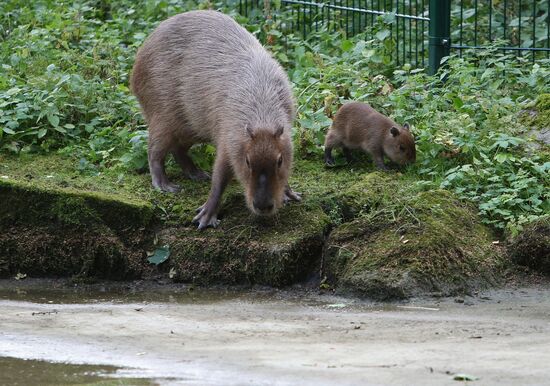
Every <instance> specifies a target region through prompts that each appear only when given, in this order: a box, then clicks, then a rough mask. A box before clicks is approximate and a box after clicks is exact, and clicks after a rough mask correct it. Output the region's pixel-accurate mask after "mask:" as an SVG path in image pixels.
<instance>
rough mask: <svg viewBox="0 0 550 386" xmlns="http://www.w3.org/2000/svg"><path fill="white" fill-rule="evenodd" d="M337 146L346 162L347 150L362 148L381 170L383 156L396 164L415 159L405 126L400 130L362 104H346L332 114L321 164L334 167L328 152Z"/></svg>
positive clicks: (384, 166)
mask: <svg viewBox="0 0 550 386" xmlns="http://www.w3.org/2000/svg"><path fill="white" fill-rule="evenodd" d="M339 146H341V147H342V148H343V150H344V155H345V156H346V158H347V159H348V161H350V159H351V154H350V149H362V150H363V151H364V152H366V153H368V154H370V155H371V157H372V159H373V161H374V164H375V165H376V166H377V167H378V168H380V169H383V170H387V169H388V167H387V166H386V165H385V164H384V155H385V156H386V157H388V158H389V159H390V160H392V161H393V162H395V163H397V164H399V165H405V164H408V163H413V162H414V161H415V160H416V148H415V144H414V138H413V136H412V134H411V132H410V129H409V124H408V123H405V124H404V125H403V126H402V127H401V126H399V125H398V124H396V123H395V122H394V121H393V120H391V119H390V118H388V117H386V116H385V115H384V114H381V113H379V112H378V111H376V110H374V109H373V108H372V107H370V106H369V105H368V104H366V103H361V102H350V103H346V104H345V105H343V106H342V107H340V109H339V110H338V112H337V113H336V116H335V117H334V120H333V122H332V127H331V128H330V130H329V131H328V133H327V136H326V138H325V163H326V164H327V165H334V159H333V158H332V149H333V148H334V147H339Z"/></svg>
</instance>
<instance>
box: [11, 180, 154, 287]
mask: <svg viewBox="0 0 550 386" xmlns="http://www.w3.org/2000/svg"><path fill="white" fill-rule="evenodd" d="M0 202H1V203H2V205H0V275H6V274H10V273H14V272H25V273H27V274H29V275H33V276H43V275H54V276H66V275H69V276H72V275H78V276H98V277H105V278H111V279H120V278H132V277H138V276H140V275H141V274H142V273H143V271H144V268H146V267H143V265H142V264H141V261H142V260H143V258H144V256H145V251H144V249H143V248H144V245H145V243H147V241H148V240H149V239H150V237H149V233H150V232H148V230H149V229H150V228H151V227H152V226H153V222H154V219H153V208H152V206H151V205H150V204H149V203H147V202H142V201H138V200H135V201H129V200H125V199H121V198H120V197H116V196H111V195H107V194H101V193H97V192H86V191H78V190H74V189H62V188H45V187H37V186H35V185H33V184H31V183H28V182H25V181H15V180H9V179H3V180H1V181H0Z"/></svg>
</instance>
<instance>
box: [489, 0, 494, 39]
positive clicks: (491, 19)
mask: <svg viewBox="0 0 550 386" xmlns="http://www.w3.org/2000/svg"><path fill="white" fill-rule="evenodd" d="M492 29H493V0H489V42H491V41H492V37H491V32H492Z"/></svg>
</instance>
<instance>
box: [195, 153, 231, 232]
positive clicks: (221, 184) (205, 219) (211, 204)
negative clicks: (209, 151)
mask: <svg viewBox="0 0 550 386" xmlns="http://www.w3.org/2000/svg"><path fill="white" fill-rule="evenodd" d="M230 178H231V166H230V165H229V160H228V159H227V157H226V156H225V155H223V154H222V153H219V154H218V156H217V157H216V162H215V163H214V171H213V172H212V188H211V189H210V194H209V196H208V200H206V202H205V203H204V205H202V206H201V207H200V208H198V209H197V211H198V214H197V215H196V216H195V218H193V223H194V224H198V225H199V226H198V229H199V230H200V229H205V228H207V227H213V228H215V227H217V226H218V225H219V223H220V220H218V206H219V203H220V199H221V197H222V194H223V191H224V190H225V187H226V186H227V184H228V182H229V179H230Z"/></svg>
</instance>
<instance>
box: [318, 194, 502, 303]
mask: <svg viewBox="0 0 550 386" xmlns="http://www.w3.org/2000/svg"><path fill="white" fill-rule="evenodd" d="M402 207H403V211H401V212H400V213H399V214H398V216H397V217H394V218H391V217H390V216H387V214H384V213H383V212H378V213H376V212H375V213H374V214H371V215H364V216H360V217H358V218H356V219H355V220H353V221H351V222H349V223H346V224H343V225H342V226H340V227H338V228H337V229H336V230H335V231H334V232H332V233H331V235H330V238H329V240H328V242H327V246H326V251H325V254H324V264H323V270H324V273H325V275H326V276H327V278H328V279H329V283H331V284H333V285H336V286H337V288H339V289H341V290H342V291H346V292H352V293H355V294H358V295H361V296H367V297H370V298H375V299H380V300H387V299H395V298H408V297H411V296H415V295H421V294H427V293H428V294H429V293H431V294H438V295H444V296H449V295H454V294H458V293H469V292H471V291H472V290H474V289H476V288H480V287H481V288H483V287H488V286H490V285H493V284H495V283H496V282H497V280H498V277H499V272H500V271H501V268H502V263H503V261H502V260H501V259H500V258H499V256H498V253H497V251H496V250H495V248H494V246H493V245H492V243H491V241H490V240H491V239H490V234H489V232H488V230H487V229H486V228H485V227H484V226H483V225H482V224H481V223H480V222H479V220H478V218H477V216H476V214H475V212H474V211H473V210H472V208H470V207H468V206H467V205H465V204H463V203H461V202H459V201H457V200H456V199H454V198H453V197H452V195H451V194H450V193H449V192H447V191H442V190H441V191H430V192H421V193H419V194H417V195H415V196H412V197H408V198H404V199H403V203H402ZM371 213H372V212H371Z"/></svg>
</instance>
